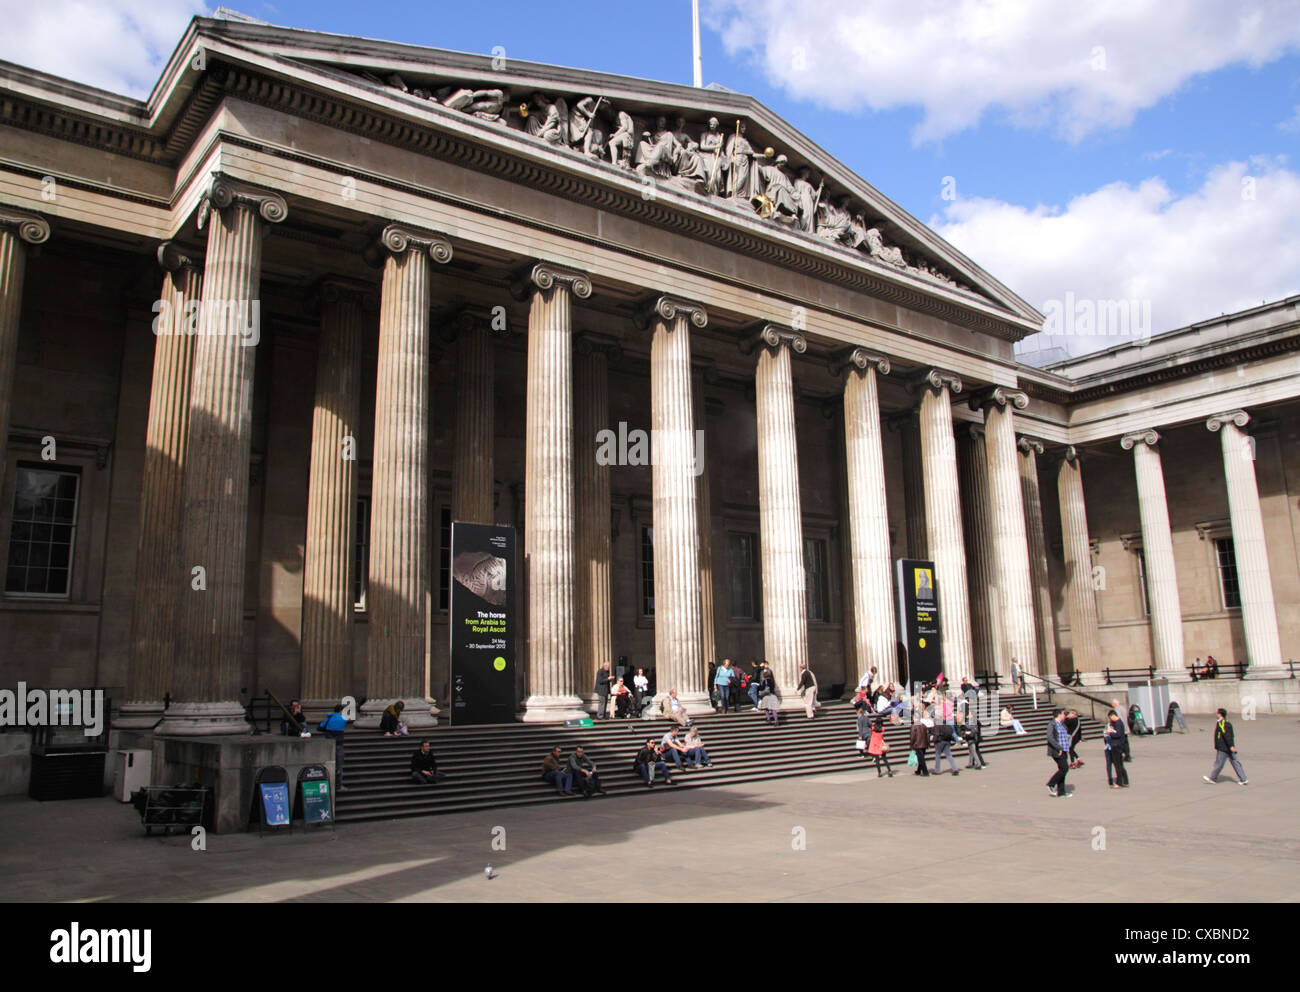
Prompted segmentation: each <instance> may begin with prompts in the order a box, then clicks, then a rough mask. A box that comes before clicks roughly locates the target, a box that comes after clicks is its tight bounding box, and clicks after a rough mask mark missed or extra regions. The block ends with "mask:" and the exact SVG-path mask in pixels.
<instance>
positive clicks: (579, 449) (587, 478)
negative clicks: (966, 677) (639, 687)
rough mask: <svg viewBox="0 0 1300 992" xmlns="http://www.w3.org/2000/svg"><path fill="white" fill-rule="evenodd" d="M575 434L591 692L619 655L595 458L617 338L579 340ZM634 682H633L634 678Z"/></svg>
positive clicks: (602, 478) (581, 672)
mask: <svg viewBox="0 0 1300 992" xmlns="http://www.w3.org/2000/svg"><path fill="white" fill-rule="evenodd" d="M574 351H575V357H574V359H573V379H574V397H573V434H574V443H573V451H574V468H575V471H576V475H577V528H578V556H577V579H576V582H575V585H576V600H577V618H578V622H577V631H576V634H575V657H576V658H577V666H578V667H577V674H576V679H577V681H576V683H575V686H576V688H577V692H578V693H579V694H580V695H581V694H585V693H590V692H591V691H592V688H593V687H594V686H595V684H596V670H597V669H598V668H600V666H601V665H602V664H603V663H604V662H606V661H608V662H611V663H612V662H613V660H614V657H613V655H614V633H613V626H612V621H611V617H610V604H611V585H610V548H611V542H610V501H609V472H610V468H609V466H608V465H602V464H601V463H600V462H599V461H598V460H597V458H596V451H597V447H598V445H597V440H596V437H597V435H598V434H599V433H600V432H601V431H603V430H609V429H610V423H609V360H610V357H611V356H612V355H617V354H618V353H619V348H618V341H617V340H616V339H614V338H610V337H606V336H604V335H598V334H583V335H582V336H581V337H579V338H578V340H577V342H576V343H575V346H574ZM629 688H631V686H630V684H629Z"/></svg>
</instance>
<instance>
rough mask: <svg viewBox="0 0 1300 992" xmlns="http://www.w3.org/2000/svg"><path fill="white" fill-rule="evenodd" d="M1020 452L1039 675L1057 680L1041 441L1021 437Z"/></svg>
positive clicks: (1019, 442)
mask: <svg viewBox="0 0 1300 992" xmlns="http://www.w3.org/2000/svg"><path fill="white" fill-rule="evenodd" d="M1016 447H1017V449H1018V450H1019V451H1020V502H1021V505H1022V506H1023V508H1024V511H1025V536H1026V537H1027V538H1028V540H1029V578H1030V582H1031V587H1032V589H1033V596H1034V629H1035V630H1036V631H1037V632H1038V666H1039V667H1038V671H1039V673H1040V674H1043V675H1050V676H1051V677H1053V678H1055V677H1056V675H1057V667H1056V617H1055V616H1054V615H1053V613H1052V588H1051V586H1049V585H1048V582H1047V538H1046V536H1045V534H1044V531H1043V497H1042V494H1041V492H1040V491H1039V487H1038V456H1039V455H1041V454H1042V453H1043V445H1042V442H1041V441H1036V440H1034V439H1033V438H1028V437H1022V438H1020V439H1019V440H1018V441H1017V442H1016Z"/></svg>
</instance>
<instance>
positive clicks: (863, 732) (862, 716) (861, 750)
mask: <svg viewBox="0 0 1300 992" xmlns="http://www.w3.org/2000/svg"><path fill="white" fill-rule="evenodd" d="M853 708H854V709H855V710H856V711H857V714H858V739H857V740H856V741H855V742H854V746H855V747H856V748H857V749H858V754H860V755H862V760H863V761H866V760H867V741H868V740H870V739H871V721H872V716H871V710H870V708H869V707H868V706H867V704H866V702H865V701H859V702H856V703H854V704H853Z"/></svg>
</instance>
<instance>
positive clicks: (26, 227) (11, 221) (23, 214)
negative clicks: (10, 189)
mask: <svg viewBox="0 0 1300 992" xmlns="http://www.w3.org/2000/svg"><path fill="white" fill-rule="evenodd" d="M0 227H11V228H13V229H14V230H15V231H16V232H17V233H18V237H19V238H20V239H21V240H23V241H26V242H27V243H28V244H29V245H39V244H42V243H44V242H46V241H49V240H50V222H49V221H48V220H46V219H45V218H44V217H42V216H41V215H40V214H33V213H28V212H27V211H25V210H15V209H14V208H13V207H7V206H5V205H4V204H0Z"/></svg>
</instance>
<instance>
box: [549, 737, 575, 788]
mask: <svg viewBox="0 0 1300 992" xmlns="http://www.w3.org/2000/svg"><path fill="white" fill-rule="evenodd" d="M563 753H564V752H563V750H562V749H561V747H560V745H558V744H556V745H555V747H554V748H553V749H552V750H551V753H550V754H548V755H547V756H546V757H545V758H544V759H543V760H542V781H543V782H550V783H551V784H553V785H554V786H555V794H556V795H557V796H576V795H577V793H576V792H574V791H573V776H572V775H570V774H569V772H568V770H567V768H566V765H565V761H564V758H563Z"/></svg>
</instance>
